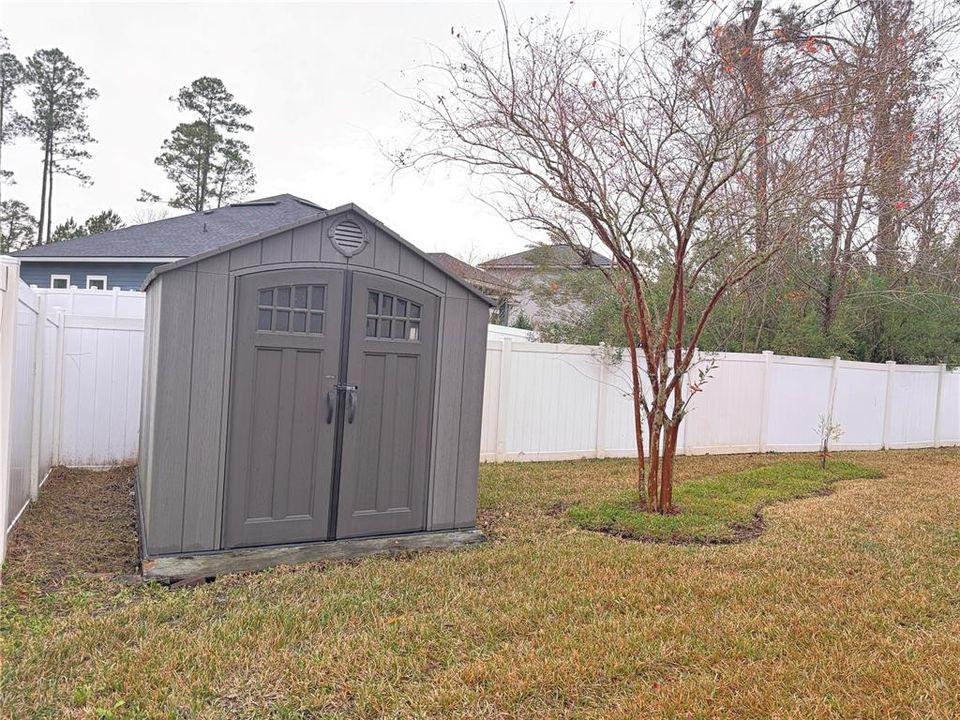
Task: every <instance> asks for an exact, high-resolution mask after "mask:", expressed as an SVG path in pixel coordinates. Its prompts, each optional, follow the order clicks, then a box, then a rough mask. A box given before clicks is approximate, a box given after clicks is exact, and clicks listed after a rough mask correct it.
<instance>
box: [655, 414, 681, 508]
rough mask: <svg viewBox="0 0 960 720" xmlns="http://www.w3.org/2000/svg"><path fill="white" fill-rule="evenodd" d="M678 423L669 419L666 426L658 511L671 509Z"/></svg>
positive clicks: (678, 432)
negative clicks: (669, 421)
mask: <svg viewBox="0 0 960 720" xmlns="http://www.w3.org/2000/svg"><path fill="white" fill-rule="evenodd" d="M679 434H680V425H679V423H677V422H673V421H671V423H670V424H669V425H668V426H667V432H666V438H665V442H664V447H663V468H662V470H661V473H660V512H661V513H668V512H670V511H671V510H672V509H673V460H674V458H675V457H676V454H677V437H678V436H679Z"/></svg>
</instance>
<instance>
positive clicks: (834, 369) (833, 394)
mask: <svg viewBox="0 0 960 720" xmlns="http://www.w3.org/2000/svg"><path fill="white" fill-rule="evenodd" d="M830 360H831V361H832V364H831V365H830V390H829V393H830V394H829V395H827V422H828V423H831V424H832V423H833V409H834V407H836V404H837V381H838V380H839V379H840V358H839V357H838V356H836V355H834V356H833V357H832V358H830Z"/></svg>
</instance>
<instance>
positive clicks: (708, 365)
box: [480, 334, 960, 461]
mask: <svg viewBox="0 0 960 720" xmlns="http://www.w3.org/2000/svg"><path fill="white" fill-rule="evenodd" d="M495 337H496V338H497V339H494V338H495ZM608 355H610V353H604V352H601V348H595V347H585V346H581V345H552V344H541V343H532V342H522V341H521V342H518V341H516V340H513V339H509V338H507V339H500V338H499V336H495V335H492V334H491V336H490V339H489V341H488V344H487V365H486V382H485V385H484V396H483V430H482V435H481V443H480V458H481V460H485V461H504V460H514V461H529V460H567V459H574V458H582V457H630V456H636V454H637V449H636V441H635V439H634V432H633V427H634V425H633V402H632V399H631V397H630V373H629V359H628V358H627V357H624V358H623V359H622V360H620V361H619V362H616V361H614V360H611V359H609V358H608V357H607V356H608ZM624 355H625V354H624ZM697 368H698V369H704V370H707V371H708V378H707V380H706V383H705V384H704V385H703V387H702V390H701V392H699V393H697V395H696V396H695V397H694V398H693V400H692V401H691V403H690V414H689V415H688V416H687V418H686V420H685V421H684V423H683V425H681V430H680V437H679V443H678V445H679V447H678V450H679V452H681V453H684V454H688V455H689V454H704V453H740V452H768V451H794V452H810V451H815V450H817V449H818V448H819V443H820V436H819V434H818V431H817V428H818V425H819V422H820V418H821V417H824V418H831V419H832V421H833V422H834V423H839V425H840V427H841V429H842V432H843V434H842V436H841V438H840V439H839V441H836V442H834V443H832V447H833V448H835V449H837V450H879V449H881V448H919V447H939V446H944V445H960V371H957V370H953V371H948V370H947V369H946V367H944V366H942V365H939V366H924V365H897V364H896V363H893V362H888V363H863V362H848V361H844V360H840V359H839V358H833V359H831V360H820V359H815V358H800V357H783V356H778V355H774V354H773V353H770V352H765V353H759V354H749V353H717V354H711V355H701V356H699V358H698V365H697ZM691 375H692V376H693V379H694V380H696V370H695V371H694V372H693V373H691ZM690 384H691V383H690V382H689V381H688V382H686V383H684V385H685V388H684V393H686V392H688V391H689V390H688V388H689V386H690Z"/></svg>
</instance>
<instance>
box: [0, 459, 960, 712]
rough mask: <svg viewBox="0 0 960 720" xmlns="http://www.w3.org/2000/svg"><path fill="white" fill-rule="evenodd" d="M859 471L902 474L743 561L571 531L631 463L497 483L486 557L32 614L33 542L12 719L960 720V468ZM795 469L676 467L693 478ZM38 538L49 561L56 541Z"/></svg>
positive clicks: (53, 595) (808, 502)
mask: <svg viewBox="0 0 960 720" xmlns="http://www.w3.org/2000/svg"><path fill="white" fill-rule="evenodd" d="M842 458H843V459H849V460H853V461H855V462H858V463H861V464H863V465H867V466H873V467H878V468H880V469H881V470H883V471H884V474H885V475H884V477H883V478H881V479H871V480H850V481H843V482H841V483H839V484H838V485H837V486H836V492H835V493H833V494H831V495H829V496H824V497H812V498H808V499H803V500H798V501H794V502H789V503H784V504H781V505H777V506H774V507H771V508H769V509H768V510H767V512H766V521H767V530H766V532H765V533H764V534H763V536H762V537H760V538H759V539H757V540H754V541H750V542H747V543H743V544H739V545H729V546H669V545H656V544H645V543H637V542H631V541H625V540H618V539H616V538H613V537H609V536H605V535H601V534H596V533H591V532H585V531H577V530H575V529H573V528H572V527H571V526H570V524H569V522H568V521H567V519H566V517H565V512H563V511H562V509H563V508H564V507H567V506H569V505H570V504H572V503H576V502H583V501H586V500H591V499H597V498H601V497H604V496H609V495H613V494H616V493H618V492H620V491H621V490H622V489H623V488H624V487H628V486H629V484H630V481H631V464H630V463H629V462H627V461H582V462H575V463H549V464H529V465H502V466H486V467H484V469H483V480H482V492H481V505H482V507H483V510H482V518H483V520H484V522H486V523H487V524H488V528H489V529H490V534H491V536H492V538H493V542H491V543H489V544H487V545H485V546H483V547H480V548H477V549H471V550H467V551H463V552H456V553H434V554H426V555H421V556H417V557H412V558H400V559H369V560H364V561H361V562H356V563H350V564H335V565H312V566H306V567H299V568H280V569H276V570H272V571H268V572H263V573H258V574H254V575H245V576H233V577H229V578H221V579H220V580H218V581H217V582H216V583H213V584H211V585H207V586H203V587H200V588H196V589H186V590H175V591H171V590H166V589H161V588H158V587H153V586H143V587H129V586H126V585H122V584H119V583H116V582H111V581H109V580H105V579H103V578H99V577H90V576H86V577H84V576H78V577H75V578H67V579H65V580H63V581H62V582H61V587H59V588H58V589H56V590H55V591H53V592H47V593H46V594H41V593H38V592H37V590H36V587H35V585H34V582H35V580H33V579H32V578H36V577H41V576H43V573H42V572H39V571H38V569H37V567H36V565H37V564H38V563H39V561H38V560H37V557H38V556H36V555H34V556H33V557H34V559H33V560H31V561H30V562H31V563H32V568H33V569H32V570H29V571H28V570H24V569H23V568H21V563H23V562H24V560H23V558H24V557H25V553H26V552H27V550H26V548H25V547H24V544H23V543H22V542H21V538H22V536H21V537H18V538H17V540H16V541H15V543H14V546H13V548H12V550H11V557H10V568H9V573H8V575H7V580H6V585H5V589H4V597H3V600H4V610H3V618H4V625H5V627H4V639H3V642H4V645H5V654H6V655H7V663H6V666H5V670H4V673H5V674H4V678H3V692H4V703H5V707H6V709H7V711H8V712H9V714H10V715H11V716H13V717H17V718H21V717H22V718H31V717H68V718H71V717H77V718H80V717H96V716H97V713H98V712H100V714H101V715H102V716H104V717H131V718H138V717H199V718H234V717H241V718H341V717H343V718H346V717H350V718H354V717H360V718H380V717H429V718H440V717H463V718H467V717H483V718H556V717H570V718H573V717H576V718H644V717H665V718H834V717H836V718H840V717H849V718H951V719H952V718H956V717H958V716H960V451H958V450H955V449H953V450H941V451H918V452H889V453H856V454H843V455H842ZM778 459H780V458H779V457H774V456H731V457H715V458H702V457H700V458H683V459H682V460H681V461H680V466H679V472H680V475H681V479H682V478H689V477H696V476H699V475H704V474H709V473H718V472H727V471H734V470H741V469H745V468H749V467H755V466H758V465H761V464H769V463H771V462H774V461H776V460H778ZM36 522H37V519H36V517H34V513H33V512H32V511H31V512H30V513H28V514H27V515H26V516H25V518H24V520H23V523H24V525H25V526H26V525H32V524H34V523H36ZM45 522H46V523H50V522H53V520H52V519H51V518H50V517H47V518H46V520H45ZM31 532H32V537H33V538H34V542H42V539H43V536H44V535H45V534H46V532H47V530H46V529H44V528H42V527H41V528H34V530H33V531H31ZM19 534H20V533H19V531H18V535H19ZM81 537H82V538H86V537H87V536H86V534H85V533H83V534H81ZM84 542H86V539H84ZM82 549H83V550H84V551H87V552H90V548H86V547H84V548H82ZM80 550H81V547H79V546H78V552H79V551H80ZM112 569H113V570H115V571H117V572H121V571H123V569H122V568H120V567H119V566H118V567H116V568H112Z"/></svg>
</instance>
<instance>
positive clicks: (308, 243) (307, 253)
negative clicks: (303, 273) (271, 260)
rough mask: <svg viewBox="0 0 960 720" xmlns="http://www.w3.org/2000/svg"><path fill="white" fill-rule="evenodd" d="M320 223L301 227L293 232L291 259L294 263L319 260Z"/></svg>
mask: <svg viewBox="0 0 960 720" xmlns="http://www.w3.org/2000/svg"><path fill="white" fill-rule="evenodd" d="M320 230H321V223H320V222H319V221H318V222H313V223H310V224H309V225H301V226H300V227H298V228H294V230H293V240H292V249H291V257H292V260H293V261H294V262H303V261H308V262H317V261H318V260H319V259H320V244H321V241H322V238H321V237H320Z"/></svg>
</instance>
